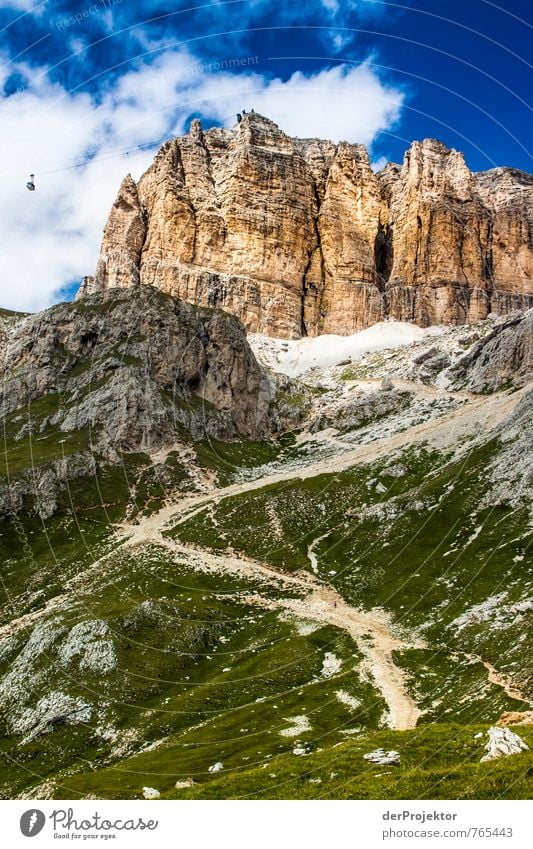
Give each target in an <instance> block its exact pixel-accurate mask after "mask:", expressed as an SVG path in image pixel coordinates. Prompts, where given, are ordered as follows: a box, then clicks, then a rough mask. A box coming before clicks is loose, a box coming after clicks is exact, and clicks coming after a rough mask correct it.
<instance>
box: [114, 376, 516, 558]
mask: <svg viewBox="0 0 533 849" xmlns="http://www.w3.org/2000/svg"><path fill="white" fill-rule="evenodd" d="M522 394H523V393H522V392H514V393H512V394H510V395H506V394H496V395H489V396H476V397H475V399H474V400H472V401H470V402H468V403H467V404H465V405H463V406H462V407H460V408H459V409H457V410H453V411H451V412H449V413H446V414H445V415H443V416H440V417H439V418H438V419H432V420H431V421H429V422H424V423H423V424H420V425H415V426H414V427H411V428H408V429H407V430H405V431H403V432H401V433H396V434H393V435H392V436H390V437H386V438H384V439H380V440H377V441H376V442H371V443H368V444H365V445H361V446H360V447H358V448H352V449H351V450H348V451H343V452H341V453H339V454H338V455H337V456H333V457H326V458H323V459H321V460H318V461H316V462H314V463H313V462H311V463H309V465H307V466H299V467H295V466H287V467H286V468H283V469H280V471H278V472H273V473H272V474H269V475H264V476H262V477H259V478H256V479H255V480H247V481H239V482H238V483H234V484H231V485H230V486H226V487H224V488H221V489H216V488H213V489H212V490H211V491H209V492H204V493H201V494H196V495H191V496H186V497H184V498H181V499H180V500H179V501H176V502H172V503H169V504H167V505H166V506H165V507H163V508H162V509H161V510H159V511H158V512H157V513H153V514H152V515H151V516H146V517H143V518H142V519H141V520H140V522H139V523H138V524H135V525H133V524H130V523H123V524H120V525H117V531H118V533H119V534H122V535H124V536H127V537H128V540H127V541H126V544H129V545H134V544H136V543H138V542H142V541H143V539H145V537H150V534H151V533H152V532H153V531H154V530H162V529H163V528H164V527H165V526H167V525H168V526H172V527H174V526H176V525H179V524H181V522H183V521H185V520H186V519H188V518H189V517H191V516H193V515H195V513H197V512H199V510H201V509H202V507H204V506H205V505H206V504H208V503H209V502H210V501H214V502H218V501H221V500H223V499H225V498H230V497H231V496H235V495H243V494H245V493H247V492H254V491H256V490H258V489H263V488H264V487H266V486H270V485H272V484H276V483H283V482H285V481H290V480H307V479H308V478H314V477H317V476H318V475H323V474H335V473H338V472H343V471H346V470H348V469H350V468H352V467H353V466H356V465H358V464H367V463H372V462H374V461H375V460H377V459H379V458H380V457H382V456H384V455H386V456H391V455H392V454H393V453H394V452H396V451H398V450H400V449H402V448H405V447H407V446H408V445H414V444H417V443H422V442H424V443H428V444H429V445H430V446H433V447H435V448H439V449H441V450H443V449H445V448H450V447H451V446H454V445H462V444H463V443H464V441H465V439H466V438H467V437H469V438H472V437H476V436H479V434H480V433H484V434H485V435H486V433H487V432H489V431H491V430H492V429H494V428H495V427H496V426H497V425H498V424H499V423H500V422H501V421H502V420H503V419H504V418H505V417H506V416H508V415H509V414H510V413H511V412H512V410H513V409H514V408H515V407H516V405H517V404H518V403H519V401H520V400H521V398H522ZM468 444H469V445H470V446H471V445H472V442H470V443H468Z"/></svg>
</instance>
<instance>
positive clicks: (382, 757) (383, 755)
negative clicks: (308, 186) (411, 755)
mask: <svg viewBox="0 0 533 849" xmlns="http://www.w3.org/2000/svg"><path fill="white" fill-rule="evenodd" d="M363 758H364V759H365V761H370V763H373V764H379V765H380V766H400V753H399V752H395V751H394V749H391V751H390V752H386V751H385V749H374V751H373V752H367V754H366V755H363Z"/></svg>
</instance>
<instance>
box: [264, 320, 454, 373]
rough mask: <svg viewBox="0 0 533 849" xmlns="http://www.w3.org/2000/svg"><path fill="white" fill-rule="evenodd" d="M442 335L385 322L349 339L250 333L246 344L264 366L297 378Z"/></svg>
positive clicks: (430, 329)
mask: <svg viewBox="0 0 533 849" xmlns="http://www.w3.org/2000/svg"><path fill="white" fill-rule="evenodd" d="M443 332H444V328H441V327H427V328H422V327H417V325H415V324H409V323H408V322H404V321H393V320H388V321H381V322H379V323H378V324H374V325H373V326H372V327H368V328H367V329H366V330H361V331H360V332H359V333H354V334H353V335H352V336H335V335H333V334H325V335H323V336H315V337H312V338H310V337H306V338H304V339H272V338H270V337H268V336H263V335H262V334H261V333H250V334H249V335H248V342H249V344H250V346H251V348H252V350H253V352H254V354H255V355H256V357H257V359H258V360H259V361H260V362H262V363H263V364H264V365H266V366H268V367H269V368H271V369H272V370H273V371H277V372H281V374H286V375H288V376H289V377H298V376H299V375H302V374H304V373H305V372H306V371H309V369H312V368H317V367H319V368H326V367H328V366H333V365H336V364H337V363H339V362H341V361H342V360H345V359H348V358H352V357H358V356H361V355H362V354H365V353H367V352H369V351H383V350H385V349H387V348H400V347H404V346H406V345H412V344H413V342H419V341H420V340H422V339H425V338H426V337H427V336H437V335H439V334H441V333H443Z"/></svg>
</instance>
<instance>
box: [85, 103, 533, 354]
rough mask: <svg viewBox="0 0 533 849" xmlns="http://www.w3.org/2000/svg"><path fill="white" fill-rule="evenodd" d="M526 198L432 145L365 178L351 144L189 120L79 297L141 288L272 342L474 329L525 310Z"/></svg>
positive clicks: (140, 185) (126, 207) (133, 185)
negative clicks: (383, 325)
mask: <svg viewBox="0 0 533 849" xmlns="http://www.w3.org/2000/svg"><path fill="white" fill-rule="evenodd" d="M532 198H533V178H532V177H531V175H528V174H526V173H525V172H521V171H519V170H518V169H513V168H505V167H497V168H495V169H491V170H489V171H484V172H479V173H477V174H475V173H472V172H471V171H470V170H469V169H468V167H467V166H466V163H465V161H464V157H463V154H462V153H459V152H458V151H455V150H453V149H448V148H446V146H445V145H444V144H443V143H442V142H439V141H438V140H435V139H426V140H424V141H422V142H413V144H412V145H411V147H410V148H409V150H408V151H407V152H406V154H405V157H404V162H403V164H402V165H401V166H400V165H397V164H395V163H389V164H388V165H387V166H385V168H384V169H382V170H381V171H380V172H378V173H374V171H373V170H372V168H371V164H370V159H369V155H368V151H367V150H366V148H365V147H364V146H363V145H360V144H350V143H348V142H340V143H338V144H337V143H333V142H330V141H327V140H322V139H298V138H291V137H289V136H287V135H286V134H285V133H283V131H282V130H280V128H279V127H278V126H277V125H276V124H275V123H274V122H272V121H270V120H269V119H268V118H265V117H263V116H261V115H258V114H256V113H253V114H247V115H245V116H243V118H242V121H241V122H240V123H239V124H238V125H237V126H236V127H234V128H231V129H221V128H211V129H210V130H207V131H206V132H204V130H203V129H202V126H201V124H200V121H198V120H195V121H193V122H192V124H191V127H190V130H189V132H188V133H187V134H186V135H184V136H181V137H179V138H175V139H171V140H169V141H167V142H165V144H163V146H162V147H161V148H160V150H159V152H158V153H157V154H156V157H155V159H154V162H153V164H152V165H151V166H150V167H149V168H148V170H147V171H146V172H145V173H144V174H143V175H142V177H141V178H140V180H139V181H138V182H135V181H134V180H133V179H132V177H131V176H130V175H128V176H127V177H126V178H125V179H124V180H123V182H122V185H121V187H120V189H119V192H118V195H117V199H116V201H115V203H114V205H113V207H112V209H111V212H110V215H109V218H108V222H107V224H106V228H105V231H104V237H103V241H102V247H101V251H100V257H99V260H98V264H97V268H96V272H95V275H94V277H87V278H84V281H83V283H82V286H81V288H80V291H79V295H78V297H82V296H83V295H84V294H89V293H91V292H98V291H104V290H105V289H106V288H114V287H116V286H119V287H129V286H135V285H138V284H148V285H152V286H155V287H156V288H160V289H162V290H163V291H166V292H168V293H170V294H173V295H175V296H177V297H180V298H182V299H184V300H188V301H190V302H192V303H196V304H199V305H203V306H218V307H221V308H222V309H224V310H226V311H228V312H230V313H233V314H235V315H237V317H238V318H240V319H241V321H242V322H243V323H244V325H245V327H246V328H247V329H248V330H250V331H252V332H263V333H265V334H267V335H271V336H279V337H285V338H299V337H301V336H306V335H309V336H314V335H318V334H321V333H338V334H342V335H349V334H351V333H354V332H357V331H358V330H361V329H364V328H365V327H368V326H370V325H372V324H374V323H376V322H377V321H380V320H382V319H383V318H386V317H392V318H396V319H398V320H402V321H413V322H415V323H417V324H419V325H421V326H427V325H431V324H461V323H465V322H474V321H477V320H480V319H483V318H486V317H487V315H489V314H496V315H501V314H506V313H508V312H512V311H514V310H517V309H526V308H528V307H529V306H531V305H532V304H533V284H532V282H531V281H532V278H533V259H532V251H531V244H532V241H533V236H532V233H533V203H532Z"/></svg>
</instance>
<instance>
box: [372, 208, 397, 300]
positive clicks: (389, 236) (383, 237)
mask: <svg viewBox="0 0 533 849" xmlns="http://www.w3.org/2000/svg"><path fill="white" fill-rule="evenodd" d="M393 260H394V250H393V232H392V226H391V225H390V224H387V225H384V224H381V223H380V225H379V228H378V232H377V234H376V238H375V240H374V264H375V268H376V276H377V283H378V287H379V288H380V290H381V291H383V289H384V287H385V283H387V281H388V280H389V277H390V275H391V271H392V263H393Z"/></svg>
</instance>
